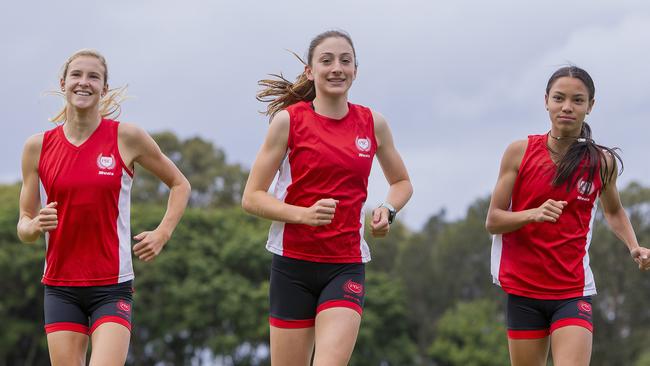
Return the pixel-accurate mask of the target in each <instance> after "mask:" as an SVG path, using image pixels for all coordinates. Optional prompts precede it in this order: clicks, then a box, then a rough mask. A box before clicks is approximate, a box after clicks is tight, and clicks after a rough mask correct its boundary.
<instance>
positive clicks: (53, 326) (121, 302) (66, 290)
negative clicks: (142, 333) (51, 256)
mask: <svg viewBox="0 0 650 366" xmlns="http://www.w3.org/2000/svg"><path fill="white" fill-rule="evenodd" d="M132 305H133V281H127V282H123V283H118V284H115V285H108V286H87V287H73V286H47V285H46V286H45V333H52V332H56V331H61V330H67V331H73V332H78V333H83V334H92V332H93V331H94V330H95V329H97V327H98V326H100V325H101V324H104V323H118V324H121V325H123V326H125V327H126V328H128V329H129V330H131V313H132V309H131V308H132Z"/></svg>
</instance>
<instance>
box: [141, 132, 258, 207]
mask: <svg viewBox="0 0 650 366" xmlns="http://www.w3.org/2000/svg"><path fill="white" fill-rule="evenodd" d="M152 137H153V138H154V140H156V142H157V143H158V145H159V146H160V149H161V150H162V151H163V153H165V155H167V156H168V157H169V158H170V159H171V160H172V161H173V162H174V164H176V166H178V168H179V169H180V170H181V171H182V172H183V174H184V175H185V177H187V179H188V180H189V181H190V184H191V185H192V196H191V198H190V206H196V207H208V206H210V207H215V206H217V207H229V206H233V205H237V204H238V203H239V202H240V200H241V195H242V193H243V190H244V185H245V184H246V179H247V178H248V172H246V171H245V170H244V169H242V167H241V166H240V165H239V164H228V163H227V162H226V154H225V153H224V151H223V150H221V149H219V148H217V147H215V146H214V145H213V144H212V143H211V142H209V141H206V140H203V139H201V138H200V137H193V138H190V139H187V140H184V141H181V140H179V139H178V137H176V135H174V134H173V133H171V132H161V133H156V134H152ZM136 174H137V178H136V179H134V181H133V193H132V199H133V202H154V203H159V204H163V203H164V202H166V200H167V192H168V189H167V187H166V186H165V185H164V184H163V183H162V182H160V180H159V179H158V178H156V177H154V176H153V175H151V174H150V173H149V172H147V171H146V170H144V169H142V168H140V169H138V167H136Z"/></svg>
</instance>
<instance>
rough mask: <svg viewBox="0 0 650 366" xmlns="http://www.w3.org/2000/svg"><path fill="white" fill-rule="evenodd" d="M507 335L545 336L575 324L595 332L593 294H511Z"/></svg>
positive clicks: (507, 315) (532, 337)
mask: <svg viewBox="0 0 650 366" xmlns="http://www.w3.org/2000/svg"><path fill="white" fill-rule="evenodd" d="M506 318H507V323H508V338H510V339H537V338H545V337H547V336H548V335H550V334H551V333H553V332H554V331H555V330H557V329H558V328H562V327H566V326H569V325H576V326H580V327H583V328H586V329H588V330H589V331H590V332H593V329H594V326H593V321H592V315H591V296H581V297H575V298H571V299H563V300H540V299H532V298H529V297H523V296H516V295H508V303H507V310H506Z"/></svg>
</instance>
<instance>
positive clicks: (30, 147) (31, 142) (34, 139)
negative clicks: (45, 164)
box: [24, 132, 45, 154]
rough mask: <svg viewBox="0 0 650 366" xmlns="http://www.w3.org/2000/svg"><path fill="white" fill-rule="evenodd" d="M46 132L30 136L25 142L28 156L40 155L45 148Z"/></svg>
mask: <svg viewBox="0 0 650 366" xmlns="http://www.w3.org/2000/svg"><path fill="white" fill-rule="evenodd" d="M44 136H45V133H44V132H41V133H37V134H35V135H32V136H29V137H28V138H27V140H26V141H25V148H24V151H25V153H26V154H40V152H41V148H42V147H43V137H44Z"/></svg>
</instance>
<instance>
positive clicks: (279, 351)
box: [270, 326, 314, 366]
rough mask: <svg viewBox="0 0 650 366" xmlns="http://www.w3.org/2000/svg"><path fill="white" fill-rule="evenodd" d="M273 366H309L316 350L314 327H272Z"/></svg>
mask: <svg viewBox="0 0 650 366" xmlns="http://www.w3.org/2000/svg"><path fill="white" fill-rule="evenodd" d="M270 346H271V366H307V365H309V364H310V362H311V356H312V351H313V349H314V327H313V326H312V327H308V328H279V327H274V326H271V339H270Z"/></svg>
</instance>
